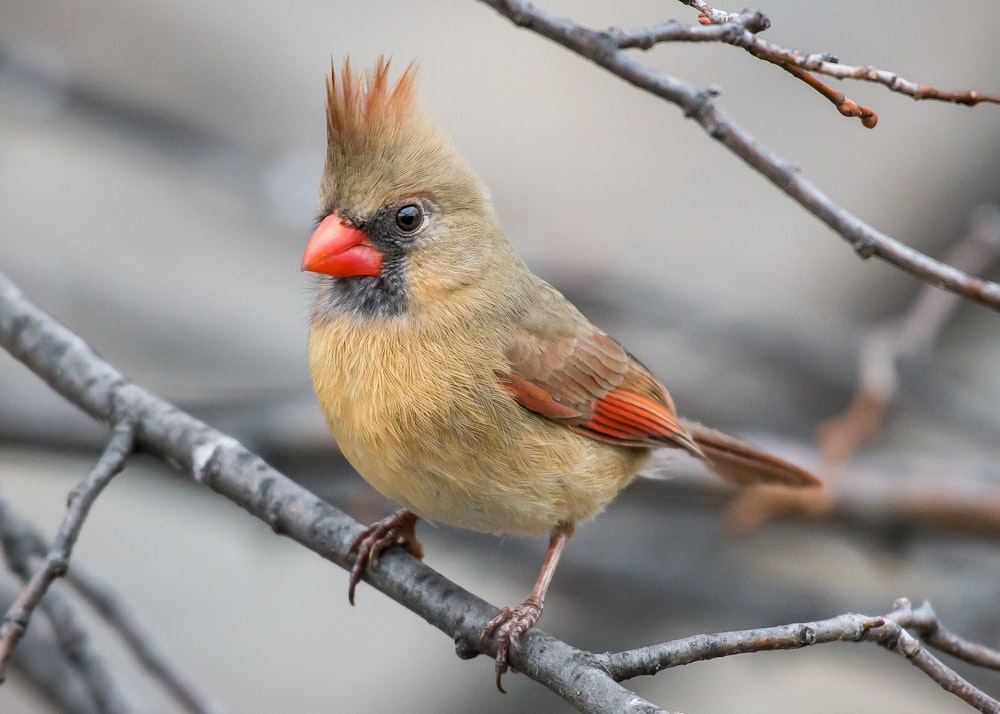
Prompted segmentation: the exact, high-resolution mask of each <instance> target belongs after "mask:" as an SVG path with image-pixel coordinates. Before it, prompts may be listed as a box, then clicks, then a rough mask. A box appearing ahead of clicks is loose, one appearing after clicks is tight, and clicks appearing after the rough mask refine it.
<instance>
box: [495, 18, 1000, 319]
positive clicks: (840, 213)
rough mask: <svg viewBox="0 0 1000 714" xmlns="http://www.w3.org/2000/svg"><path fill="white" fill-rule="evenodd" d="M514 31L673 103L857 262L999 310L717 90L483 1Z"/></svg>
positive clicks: (569, 28)
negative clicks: (793, 155) (759, 134)
mask: <svg viewBox="0 0 1000 714" xmlns="http://www.w3.org/2000/svg"><path fill="white" fill-rule="evenodd" d="M480 1H481V2H483V3H485V4H487V5H489V6H490V7H492V8H493V9H494V10H496V11H497V12H499V13H500V14H501V15H503V16H505V17H507V18H508V19H510V20H511V21H512V22H513V23H514V24H516V25H518V26H519V27H524V28H527V29H530V30H532V31H533V32H536V33H538V34H540V35H542V36H543V37H547V38H549V39H550V40H553V41H554V42H557V43H559V44H560V45H562V46H563V47H566V48H567V49H569V50H572V51H573V52H575V53H577V54H579V55H581V56H582V57H586V58H587V59H589V60H591V61H593V62H594V63H596V64H598V65H600V66H601V67H603V68H604V69H606V70H608V71H609V72H611V73H612V74H614V75H616V76H618V77H621V78H622V79H624V80H625V81H626V82H629V83H630V84H633V85H635V86H636V87H639V88H640V89H643V90H645V91H647V92H650V93H651V94H654V95H656V96H658V97H661V98H663V99H665V100H667V101H669V102H672V103H674V104H676V105H677V106H678V107H680V108H681V109H682V110H683V111H684V114H685V116H687V117H689V118H692V119H694V120H695V121H696V122H698V123H699V124H700V125H701V126H702V128H704V129H705V131H706V132H707V133H708V135H709V136H711V137H712V138H713V139H715V140H717V141H719V142H721V143H722V144H723V145H724V146H726V147H727V148H728V149H729V150H730V151H732V152H733V153H735V154H736V155H737V156H739V157H740V158H741V159H743V161H745V162H746V163H747V164H749V165H750V166H751V167H753V168H754V169H756V170H757V171H759V172H760V173H762V174H763V175H764V176H766V177H767V179H768V180H769V181H771V182H772V183H773V184H774V185H775V186H777V187H778V188H779V189H781V190H782V191H784V192H785V193H787V194H788V195H789V196H790V197H791V198H793V199H794V200H795V201H796V202H797V203H799V204H800V205H802V207H804V208H805V209H806V210H807V211H809V212H810V213H812V214H813V215H815V216H816V217H817V218H819V219H820V220H821V221H823V222H824V223H826V224H827V225H828V226H829V227H830V228H832V229H833V230H834V231H835V232H837V233H838V234H840V235H841V236H842V237H843V238H844V239H845V240H846V241H847V242H848V243H850V245H851V246H852V247H853V248H854V250H855V251H856V252H857V253H858V255H859V256H861V257H862V258H871V257H874V256H877V257H879V258H881V259H883V260H885V261H887V262H889V263H892V264H893V265H895V266H897V267H899V268H902V269H903V270H905V271H907V272H909V273H911V274H913V275H915V276H917V277H918V278H920V279H921V280H924V281H926V282H928V283H930V284H931V285H934V286H936V287H940V288H945V289H947V290H950V291H952V292H955V293H958V294H959V295H962V296H963V297H966V298H968V299H969V300H972V301H974V302H978V303H981V304H983V305H987V306H989V307H990V308H992V309H994V310H1000V284H997V283H995V282H992V281H988V280H982V279H980V278H976V277H973V276H971V275H969V274H967V273H965V272H963V271H961V270H958V269H956V268H954V267H952V266H950V265H947V264H945V263H942V262H940V261H937V260H934V259H933V258H930V257H928V256H927V255H924V254H923V253H921V252H920V251H918V250H914V249H913V248H911V247H909V246H907V245H905V244H904V243H901V242H899V241H898V240H895V239H894V238H892V237H890V236H888V235H886V234H885V233H882V232H881V231H878V230H876V229H875V228H873V227H872V226H870V225H868V224H867V223H865V222H864V221H862V220H861V219H860V218H858V217H857V216H855V215H853V214H851V213H849V212H848V211H846V210H845V209H844V208H842V207H841V206H839V205H837V204H836V203H835V202H834V201H833V200H832V199H831V198H830V197H829V196H827V195H826V194H825V193H823V192H822V191H821V190H820V189H819V188H818V187H817V186H815V185H814V184H813V183H811V182H810V181H808V180H807V179H805V178H804V177H803V176H802V175H801V174H800V173H799V172H798V170H797V169H796V168H795V167H794V166H793V165H792V164H790V163H789V162H788V161H786V160H784V159H782V158H780V157H779V156H778V155H777V154H775V153H774V152H772V151H770V150H768V149H766V148H765V147H764V146H763V145H762V144H761V143H760V142H759V141H758V140H757V139H756V138H754V137H753V136H752V135H751V134H749V133H748V132H747V131H746V130H745V129H743V128H742V127H740V126H739V125H737V124H736V123H735V122H733V121H732V120H731V119H730V118H729V117H727V116H726V115H725V114H724V113H723V112H722V111H721V110H720V109H718V108H717V107H716V106H715V103H714V101H713V98H714V96H715V94H716V90H714V89H709V88H705V87H698V86H696V85H694V84H691V83H690V82H685V81H682V80H680V79H677V78H676V77H672V76H670V75H667V74H664V73H662V72H658V71H655V70H653V69H651V68H649V67H647V66H645V65H643V64H642V63H640V62H636V61H635V60H634V59H632V58H631V57H629V56H628V55H627V54H626V53H625V52H624V51H622V50H621V49H620V48H619V47H618V46H617V44H616V42H615V39H614V38H613V37H612V35H611V34H609V33H607V32H597V31H595V30H591V29H588V28H586V27H583V26H582V25H578V24H576V23H574V22H571V21H570V20H567V19H565V18H562V17H559V16H557V15H555V14H553V13H551V12H549V11H547V10H545V9H543V8H540V7H537V6H535V5H532V4H531V3H528V2H524V0H480Z"/></svg>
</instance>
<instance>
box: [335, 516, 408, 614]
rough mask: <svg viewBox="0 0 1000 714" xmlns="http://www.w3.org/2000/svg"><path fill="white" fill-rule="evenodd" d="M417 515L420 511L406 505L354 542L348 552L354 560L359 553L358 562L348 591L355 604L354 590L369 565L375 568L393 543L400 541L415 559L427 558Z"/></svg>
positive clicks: (376, 522)
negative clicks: (419, 534)
mask: <svg viewBox="0 0 1000 714" xmlns="http://www.w3.org/2000/svg"><path fill="white" fill-rule="evenodd" d="M417 518H418V516H417V514H415V513H411V512H410V511H407V510H406V509H405V508H403V509H401V510H399V511H396V512H395V513H393V514H392V515H391V516H389V517H387V518H383V519H382V520H381V521H375V522H374V523H372V524H371V525H370V526H368V527H367V528H365V530H364V531H362V532H361V535H359V536H358V537H357V538H355V539H354V542H353V543H351V549H350V550H349V551H347V562H351V555H352V554H353V553H355V552H357V557H355V559H354V565H353V566H352V567H351V579H350V583H351V584H350V587H349V588H348V590H347V599H348V600H350V601H351V604H352V605H353V604H354V589H355V588H356V587H357V586H358V583H359V582H361V577H362V576H363V575H364V573H365V568H366V567H367V568H374V567H375V561H377V560H378V557H379V556H380V555H382V551H383V550H385V549H386V548H388V547H389V546H390V545H395V544H396V543H399V544H401V545H402V546H403V547H405V548H406V549H407V550H408V551H410V554H411V555H412V556H413V557H414V558H416V559H417V560H422V559H423V557H424V549H423V546H421V545H420V541H419V540H417V533H416V531H415V530H414V527H415V526H416V525H417Z"/></svg>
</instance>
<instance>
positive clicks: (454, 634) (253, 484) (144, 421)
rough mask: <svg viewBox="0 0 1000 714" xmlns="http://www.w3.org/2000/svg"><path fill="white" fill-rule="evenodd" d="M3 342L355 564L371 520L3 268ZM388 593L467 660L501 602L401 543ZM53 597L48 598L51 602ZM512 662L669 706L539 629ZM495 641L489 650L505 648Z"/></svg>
mask: <svg viewBox="0 0 1000 714" xmlns="http://www.w3.org/2000/svg"><path fill="white" fill-rule="evenodd" d="M0 345H2V346H3V347H4V348H5V349H7V351H8V352H10V354H11V355H13V356H14V357H15V358H17V359H18V360H20V361H21V362H23V363H24V364H25V365H27V366H28V367H29V368H30V369H31V370H32V371H34V372H35V373H36V374H37V375H38V376H39V377H41V378H42V379H43V380H45V382H46V383H48V384H49V386H51V387H52V388H53V389H54V390H56V391H57V392H59V393H60V394H62V395H63V396H64V397H65V398H66V399H67V400H69V401H70V402H72V403H74V404H76V405H77V406H78V407H80V408H81V409H83V410H84V411H85V412H87V413H88V414H90V415H91V416H92V417H93V418H95V419H97V420H99V421H101V422H103V423H105V424H108V425H111V424H116V423H118V422H120V421H122V420H124V419H126V418H131V419H132V420H133V422H134V424H135V429H136V442H137V444H138V445H140V446H142V447H144V448H145V449H146V450H148V451H150V452H152V453H153V454H155V455H158V456H159V457H161V458H163V459H164V460H166V461H167V462H168V463H170V464H172V465H173V466H175V467H176V468H178V469H180V470H182V471H184V472H186V473H188V474H190V475H191V476H192V477H194V479H195V480H196V481H198V482H199V483H201V484H204V485H206V486H208V487H209V488H211V489H212V490H214V491H216V492H217V493H219V494H221V495H222V496H224V497H226V498H227V499H229V500H230V501H232V502H233V503H235V504H236V505H238V506H240V507H241V508H243V509H244V510H246V511H247V512H249V513H250V514H251V515H253V516H255V517H257V518H259V519H260V520H262V521H264V522H265V523H267V524H268V525H269V526H270V527H271V528H272V529H273V530H274V531H275V532H276V533H279V534H282V535H285V536H287V537H289V538H291V539H292V540H294V541H296V542H298V543H300V544H301V545H304V546H305V547H307V548H309V549H310V550H312V551H313V552H315V553H317V554H318V555H320V556H322V557H323V558H326V559H327V560H329V561H331V562H333V563H336V564H337V565H339V566H340V567H346V563H347V558H348V550H349V548H350V546H351V543H352V542H353V541H354V539H355V537H356V536H357V535H358V534H359V533H360V532H361V531H362V529H363V526H362V525H361V524H360V523H358V522H357V521H355V520H354V519H352V518H350V517H349V516H347V515H345V514H344V513H343V512H341V511H339V510H338V509H336V508H334V507H333V506H331V505H329V504H328V503H325V502H324V501H322V500H320V499H319V498H317V497H316V496H314V495H313V494H311V493H309V492H308V491H306V490H305V489H303V488H302V487H301V486H299V485H297V484H295V483H293V482H292V481H290V480H289V479H288V478H287V477H285V476H283V475H282V474H280V473H279V472H277V471H276V470H274V469H273V468H271V467H270V466H269V465H268V464H266V463H265V462H264V461H263V460H262V459H261V458H260V457H258V456H256V455H254V454H252V453H250V452H249V451H247V450H246V449H245V448H244V447H243V446H242V445H240V444H239V442H237V441H236V440H235V439H233V438H232V437H229V436H226V435H225V434H222V433H220V432H218V431H216V430H215V429H212V428H211V427H209V426H207V425H206V424H204V423H203V422H201V421H199V420H198V419H195V418H194V417H192V416H191V415H189V414H187V413H185V412H182V411H181V410H179V409H177V408H176V407H174V406H173V405H171V404H169V403H167V402H165V401H164V400H162V399H160V398H158V397H156V396H154V395H152V394H150V393H149V392H147V391H145V390H144V389H142V388H141V387H139V386H138V385H136V384H134V383H133V382H131V381H130V380H128V379H127V378H126V377H124V376H123V375H122V374H121V373H120V372H118V371H117V370H116V369H115V368H114V367H112V366H111V365H110V364H108V363H107V362H105V361H104V360H103V359H101V358H100V357H99V356H98V355H97V353H96V352H94V351H93V350H92V349H91V348H90V346H89V345H87V343H86V342H84V341H83V340H82V339H81V338H80V337H79V336H77V335H75V334H73V333H72V332H70V331H69V330H67V329H66V328H65V327H63V326H62V325H60V324H58V323H57V322H56V321H55V320H54V319H53V318H52V317H51V316H49V315H47V314H46V313H44V312H43V311H41V310H39V309H38V308H37V307H35V306H34V305H32V304H31V303H30V302H29V301H28V300H27V299H26V298H25V296H24V294H23V293H22V292H21V291H20V290H18V288H17V287H16V286H15V285H14V284H13V283H11V282H10V281H9V280H8V279H7V278H6V276H4V275H3V274H0ZM365 579H366V581H368V582H369V583H370V584H371V585H372V586H374V587H376V588H377V589H379V590H381V591H382V592H383V593H385V594H386V595H388V596H389V597H391V598H392V599H393V600H395V601H396V602H398V603H400V604H401V605H403V606H404V607H406V608H408V609H409V610H411V611H413V612H415V613H416V614H418V615H420V616H421V617H423V618H424V619H425V620H427V621H428V622H429V623H430V624H432V625H433V626H435V627H437V628H438V629H439V630H441V631H442V632H444V633H446V634H447V635H448V636H449V637H451V639H452V640H453V641H454V642H455V643H456V651H457V652H458V654H459V656H460V657H463V658H470V657H474V656H476V655H477V654H480V653H482V652H481V651H480V650H479V644H478V643H479V636H480V633H481V632H482V630H483V627H484V626H485V625H486V623H487V622H488V621H489V620H490V619H491V618H492V617H493V616H494V615H496V614H497V612H498V609H497V608H496V607H495V606H493V605H490V604H489V603H487V602H485V601H484V600H482V599H481V598H479V597H476V596H475V595H473V594H471V593H469V592H467V591H466V590H463V589H462V588H460V587H459V586H458V585H456V584H455V583H453V582H451V581H450V580H448V579H447V578H445V577H444V576H442V575H440V574H439V573H437V572H435V571H434V570H431V569H430V568H429V567H427V566H426V565H424V564H423V563H421V562H420V561H418V560H416V559H414V558H412V557H411V556H410V555H408V554H407V553H405V552H404V551H403V550H401V549H399V548H390V549H388V550H386V551H385V553H383V555H382V557H381V558H380V559H379V563H378V569H377V570H374V571H369V572H367V573H366V574H365ZM45 602H47V600H46V601H43V606H44V603H45ZM521 644H522V647H521V650H520V651H512V652H511V656H510V660H511V664H512V665H513V666H514V667H515V668H516V669H518V670H519V671H521V672H524V673H525V674H527V675H528V676H529V677H531V678H532V679H535V680H536V681H539V682H541V683H542V684H544V685H545V686H547V687H549V688H550V689H552V690H553V691H554V692H556V693H557V694H559V695H560V696H561V697H563V698H564V699H566V700H567V701H568V702H569V703H571V704H572V705H574V706H575V707H577V708H578V709H580V710H581V711H584V712H595V713H601V714H603V713H607V714H612V713H616V712H623V713H633V712H634V713H636V714H648V713H652V712H661V711H662V710H661V709H660V708H659V707H657V706H655V705H654V704H652V703H651V702H648V701H646V700H644V699H642V698H641V697H638V696H637V695H636V694H635V693H633V692H631V691H630V690H628V689H626V688H625V687H622V686H621V685H620V684H618V683H617V682H615V681H613V680H612V679H611V678H610V677H609V676H608V675H607V673H606V672H604V670H602V669H600V668H599V667H596V666H594V664H593V656H592V655H590V654H587V653H584V652H581V651H580V650H577V649H574V648H572V647H570V646H569V645H567V644H566V643H564V642H561V641H559V640H557V639H555V638H553V637H551V636H550V635H547V634H545V633H544V632H542V631H540V630H537V629H532V630H529V631H528V632H527V633H526V634H525V635H524V636H523V637H522V638H521ZM494 647H495V644H494V643H493V642H490V643H488V646H487V651H486V652H485V654H490V655H493V654H495V652H494V651H493V648H494Z"/></svg>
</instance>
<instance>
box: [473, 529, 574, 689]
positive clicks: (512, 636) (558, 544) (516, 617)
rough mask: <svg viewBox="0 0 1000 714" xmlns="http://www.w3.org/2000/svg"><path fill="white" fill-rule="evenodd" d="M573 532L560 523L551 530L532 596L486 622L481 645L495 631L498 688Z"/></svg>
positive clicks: (538, 613) (542, 603) (531, 624)
mask: <svg viewBox="0 0 1000 714" xmlns="http://www.w3.org/2000/svg"><path fill="white" fill-rule="evenodd" d="M572 535H573V526H572V525H570V524H566V523H560V524H559V525H558V526H556V527H555V529H554V530H553V531H552V535H551V536H550V537H549V550H548V552H547V553H546V554H545V562H544V563H542V569H541V571H539V573H538V580H537V581H535V587H534V588H532V590H531V595H529V596H528V597H527V599H525V601H524V602H522V603H521V604H520V605H518V606H517V607H514V608H510V607H505V608H504V609H503V610H501V611H500V614H499V615H497V616H496V617H494V618H493V619H492V620H490V621H489V622H488V623H486V627H485V628H483V634H482V635H481V636H480V638H479V644H480V646H481V647H485V646H486V642H487V640H489V639H490V637H492V636H493V635H494V633H495V634H496V637H497V657H496V671H497V689H499V690H500V691H501V692H503V691H504V688H503V684H501V682H500V678H501V677H503V673H504V672H506V671H507V669H508V665H507V652H508V651H509V650H510V648H511V647H513V648H514V649H515V650H517V649H520V647H521V635H523V634H524V633H525V632H527V631H528V630H530V629H531V628H532V627H534V626H535V623H536V622H538V618H539V617H541V616H542V608H543V607H544V606H545V593H546V592H548V589H549V584H550V583H551V582H552V576H553V575H554V574H555V572H556V566H557V565H558V564H559V556H560V555H562V552H563V548H565V547H566V543H567V541H569V539H570V536H572Z"/></svg>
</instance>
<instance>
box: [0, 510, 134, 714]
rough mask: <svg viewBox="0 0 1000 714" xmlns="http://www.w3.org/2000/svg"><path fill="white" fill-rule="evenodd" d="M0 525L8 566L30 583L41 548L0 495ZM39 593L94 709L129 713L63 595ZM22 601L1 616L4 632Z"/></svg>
mask: <svg viewBox="0 0 1000 714" xmlns="http://www.w3.org/2000/svg"><path fill="white" fill-rule="evenodd" d="M0 524H2V526H3V532H2V534H0V535H2V537H3V550H4V556H5V559H6V563H7V567H8V568H9V569H10V570H12V571H13V572H14V573H15V574H16V575H17V576H18V578H20V579H21V581H22V582H24V583H28V582H30V581H32V580H33V579H34V577H35V574H36V573H38V572H40V571H44V570H45V569H46V565H45V558H44V557H43V556H42V555H41V553H42V552H44V546H41V545H40V543H39V542H38V541H37V540H36V534H35V533H34V529H33V528H32V526H31V524H29V523H28V522H27V521H25V520H24V519H22V518H21V517H20V516H19V515H18V514H17V513H16V512H15V511H14V508H13V506H12V505H11V504H10V503H9V502H8V501H7V499H6V498H3V497H2V496H0ZM29 588H30V586H29ZM36 592H37V590H36ZM42 594H43V595H44V598H42V599H41V600H40V601H39V602H38V603H37V604H38V605H39V607H40V608H41V610H42V612H43V613H45V616H46V618H47V619H48V621H49V623H50V624H51V625H52V631H53V633H54V635H55V640H56V643H57V644H58V647H59V649H60V650H61V651H62V654H63V656H64V658H65V661H66V663H68V664H69V666H70V668H71V669H72V670H73V671H75V672H76V673H77V675H79V677H80V680H81V681H82V683H83V685H84V686H85V688H86V690H87V692H88V694H89V697H90V700H91V701H92V702H93V704H94V706H95V707H96V708H97V710H98V711H101V712H126V711H129V710H130V709H131V707H130V706H128V704H127V702H126V699H125V696H124V694H123V692H122V687H121V685H120V684H119V682H118V681H117V680H116V679H115V677H114V676H112V674H111V672H110V671H109V670H108V667H107V665H106V664H105V663H104V660H103V659H102V658H101V657H100V656H98V654H97V653H96V652H95V651H94V648H93V646H92V645H91V642H90V637H89V635H88V633H87V631H86V629H85V628H84V627H83V625H82V624H81V623H80V619H79V617H78V615H77V614H76V612H75V611H74V609H73V606H72V605H71V604H70V602H69V600H68V599H67V598H66V596H65V593H64V592H63V591H61V590H56V589H55V588H52V589H49V590H47V591H45V592H43V593H42ZM24 599H25V595H24V592H22V593H21V595H20V596H19V597H17V598H15V601H14V602H15V605H14V607H12V608H11V610H8V612H7V614H6V616H5V617H4V629H7V628H8V626H9V625H11V624H14V626H15V627H16V626H18V625H17V623H12V620H11V618H12V616H16V614H17V613H16V610H15V608H16V607H17V602H18V600H24ZM28 624H29V620H28V619H27V618H26V619H25V620H24V622H23V623H22V624H21V625H20V626H21V628H22V629H26V628H27V627H28ZM20 634H21V633H19V635H18V637H17V638H16V639H9V640H8V642H9V644H8V648H9V651H8V656H9V655H10V654H12V653H13V650H14V647H16V645H17V642H18V641H19V640H20V639H21V638H20Z"/></svg>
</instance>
